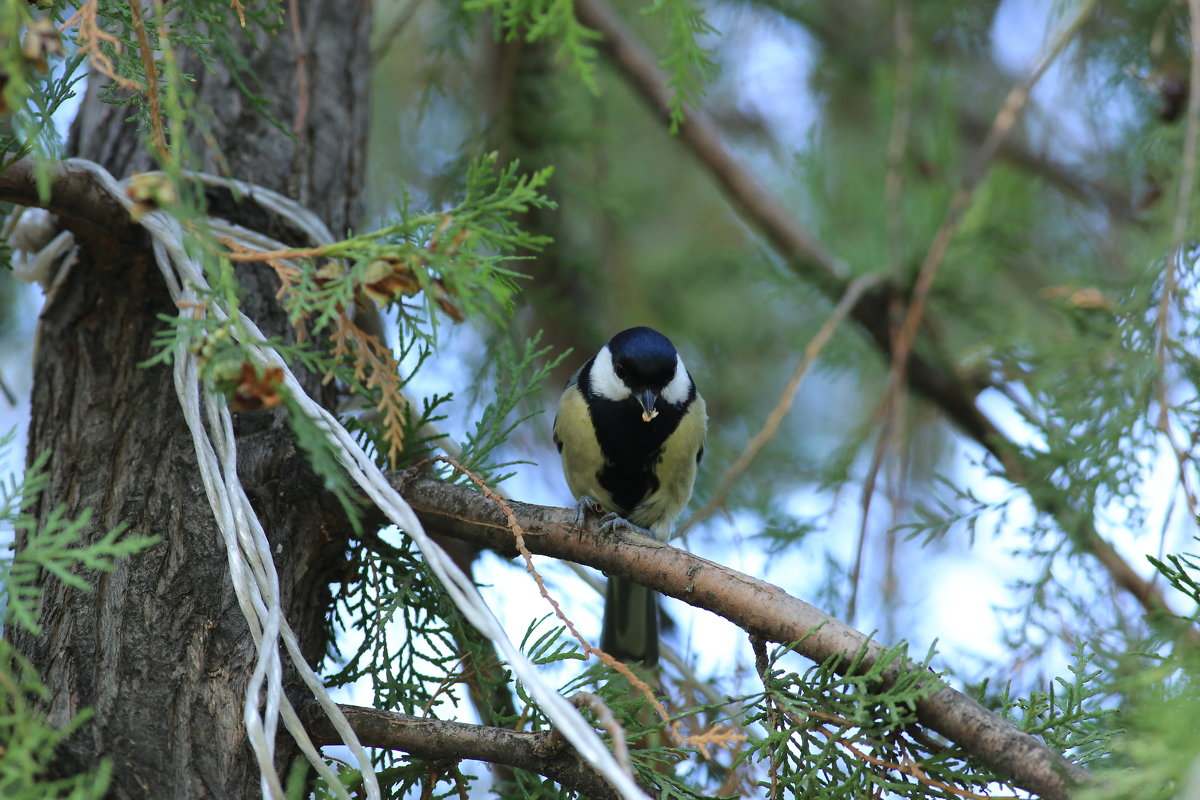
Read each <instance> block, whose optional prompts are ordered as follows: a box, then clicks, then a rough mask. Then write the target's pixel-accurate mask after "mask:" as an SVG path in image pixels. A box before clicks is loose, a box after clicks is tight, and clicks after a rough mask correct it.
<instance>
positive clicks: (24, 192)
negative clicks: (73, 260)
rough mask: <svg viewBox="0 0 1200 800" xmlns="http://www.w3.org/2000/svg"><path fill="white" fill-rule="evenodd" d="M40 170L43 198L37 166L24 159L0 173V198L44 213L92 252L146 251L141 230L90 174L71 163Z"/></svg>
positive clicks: (51, 163) (45, 165)
mask: <svg viewBox="0 0 1200 800" xmlns="http://www.w3.org/2000/svg"><path fill="white" fill-rule="evenodd" d="M40 169H41V170H42V171H43V174H44V175H45V177H46V185H47V187H48V189H49V192H48V194H47V196H46V197H43V196H42V194H41V192H40V190H39V187H38V170H39V166H38V165H37V164H36V163H35V162H34V160H33V159H32V158H29V157H26V158H21V159H17V160H16V161H14V162H13V163H11V164H9V165H8V167H7V168H5V169H4V170H3V171H0V200H3V201H6V202H9V203H16V204H17V205H22V206H32V207H36V208H45V209H48V210H49V211H51V212H53V213H54V215H55V216H56V217H58V219H59V221H60V222H61V223H62V225H63V227H65V228H66V229H67V230H69V231H71V232H72V233H74V234H75V236H76V237H77V238H78V239H79V240H80V241H83V242H87V243H88V244H89V245H92V246H94V247H97V248H104V249H113V250H118V251H121V250H127V249H129V248H131V247H139V248H146V247H148V239H147V236H146V231H145V229H143V228H142V226H140V225H138V224H137V223H136V222H134V221H133V219H132V218H131V217H130V216H129V212H128V211H126V210H125V207H124V206H122V205H121V204H120V203H118V202H117V201H116V200H114V199H113V197H112V195H110V194H109V193H108V192H107V191H105V190H104V189H103V188H102V187H100V186H98V185H97V184H96V180H95V177H94V176H93V175H92V173H91V172H89V171H87V170H86V169H83V168H82V167H80V166H79V165H78V164H77V163H75V161H74V160H73V159H67V160H65V161H47V162H45V163H43V164H42V165H41V167H40Z"/></svg>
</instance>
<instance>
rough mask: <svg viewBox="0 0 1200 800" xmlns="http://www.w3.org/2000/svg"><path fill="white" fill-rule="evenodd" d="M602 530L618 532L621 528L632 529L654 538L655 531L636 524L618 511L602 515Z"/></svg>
mask: <svg viewBox="0 0 1200 800" xmlns="http://www.w3.org/2000/svg"><path fill="white" fill-rule="evenodd" d="M600 530H601V531H602V532H603V533H616V532H617V531H619V530H626V531H632V532H633V533H640V534H642V535H643V536H649V537H650V538H651V539H653V538H654V532H653V531H651V530H649V529H647V528H643V527H642V526H641V525H634V524H633V523H632V522H630V521H629V520H627V519H625V518H624V517H622V516H621V515H620V514H617V513H610V514H605V515H604V516H603V517H601V518H600Z"/></svg>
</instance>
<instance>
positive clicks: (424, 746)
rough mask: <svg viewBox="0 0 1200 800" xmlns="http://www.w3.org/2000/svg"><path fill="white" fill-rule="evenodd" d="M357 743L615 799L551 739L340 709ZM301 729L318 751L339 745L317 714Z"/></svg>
mask: <svg viewBox="0 0 1200 800" xmlns="http://www.w3.org/2000/svg"><path fill="white" fill-rule="evenodd" d="M339 707H340V708H341V709H342V713H343V714H345V715H346V719H347V720H348V721H349V722H350V726H351V727H352V728H353V729H354V733H355V734H357V735H358V739H359V741H360V742H362V743H363V744H364V745H366V746H367V747H384V748H388V749H390V750H401V751H403V752H405V753H409V754H411V755H413V756H416V757H417V758H422V759H428V760H430V761H446V760H447V759H448V758H454V759H465V758H469V759H473V760H476V761H486V762H487V763H489V764H504V765H505V766H509V767H516V768H518V769H523V770H527V771H529V772H534V773H537V774H538V775H544V776H545V777H547V778H549V779H551V780H552V781H554V782H556V783H558V784H559V785H560V786H562V787H563V788H564V789H567V790H568V791H576V792H580V793H581V794H583V795H584V796H585V797H593V798H599V800H608V799H609V798H613V800H615V799H616V798H617V797H619V796H620V795H618V794H617V793H616V792H615V791H614V790H613V788H612V786H610V785H609V783H608V781H606V780H605V779H604V778H603V777H602V776H601V775H600V774H599V773H598V772H596V771H595V770H594V769H592V767H591V765H589V764H588V763H587V762H586V761H584V760H583V759H581V758H579V756H577V755H576V754H575V752H574V751H573V750H571V749H570V748H569V747H567V746H565V742H564V740H563V739H561V738H556V737H555V736H554V734H553V733H549V732H545V733H528V732H523V731H510V730H506V729H504V728H493V727H489V726H486V725H469V724H467V723H464V722H446V721H443V720H436V719H422V718H420V717H411V716H408V715H407V714H398V713H396V712H393V711H379V710H378V709H374V708H364V707H363V706H350V705H341V706H339ZM305 726H306V727H307V728H308V732H309V735H311V736H312V737H313V742H314V743H315V744H317V745H318V746H323V745H332V744H342V740H341V737H339V736H338V734H337V731H335V730H334V728H333V725H332V723H330V721H329V717H328V716H327V715H325V714H323V713H321V711H320V710H319V709H317V708H312V709H309V713H307V714H306V715H305Z"/></svg>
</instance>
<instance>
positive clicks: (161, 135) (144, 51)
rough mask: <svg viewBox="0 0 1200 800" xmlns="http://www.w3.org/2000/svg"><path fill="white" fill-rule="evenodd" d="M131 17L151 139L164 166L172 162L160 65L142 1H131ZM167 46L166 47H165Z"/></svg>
mask: <svg viewBox="0 0 1200 800" xmlns="http://www.w3.org/2000/svg"><path fill="white" fill-rule="evenodd" d="M129 16H130V18H131V19H132V22H133V31H134V34H135V35H136V36H137V40H138V50H140V51H141V56H142V69H143V70H145V72H146V100H147V101H148V102H149V104H150V137H151V138H152V139H153V140H154V149H155V150H157V151H158V157H159V159H161V160H162V163H163V164H166V163H168V162H169V161H170V160H171V151H170V150H168V149H167V135H166V133H165V132H164V130H163V120H162V102H161V100H160V98H159V96H158V65H157V64H156V63H154V50H153V49H152V48H151V47H150V34H148V33H146V22H145V20H144V19H143V18H142V0H129ZM164 46H165V45H164Z"/></svg>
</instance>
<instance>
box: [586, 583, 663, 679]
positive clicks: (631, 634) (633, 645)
mask: <svg viewBox="0 0 1200 800" xmlns="http://www.w3.org/2000/svg"><path fill="white" fill-rule="evenodd" d="M600 649H602V650H603V651H604V652H606V653H608V654H609V655H611V656H613V657H614V658H617V659H620V660H621V661H624V662H626V663H632V662H635V661H640V662H642V664H643V665H644V666H647V667H653V666H654V665H655V664H657V663H658V592H656V591H654V590H652V589H647V588H646V587H645V586H642V585H641V584H637V583H633V582H631V581H627V580H624V579H623V578H609V579H608V587H607V588H606V589H605V592H604V628H603V632H602V633H601V635H600Z"/></svg>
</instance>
